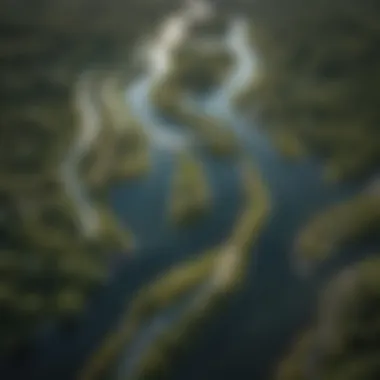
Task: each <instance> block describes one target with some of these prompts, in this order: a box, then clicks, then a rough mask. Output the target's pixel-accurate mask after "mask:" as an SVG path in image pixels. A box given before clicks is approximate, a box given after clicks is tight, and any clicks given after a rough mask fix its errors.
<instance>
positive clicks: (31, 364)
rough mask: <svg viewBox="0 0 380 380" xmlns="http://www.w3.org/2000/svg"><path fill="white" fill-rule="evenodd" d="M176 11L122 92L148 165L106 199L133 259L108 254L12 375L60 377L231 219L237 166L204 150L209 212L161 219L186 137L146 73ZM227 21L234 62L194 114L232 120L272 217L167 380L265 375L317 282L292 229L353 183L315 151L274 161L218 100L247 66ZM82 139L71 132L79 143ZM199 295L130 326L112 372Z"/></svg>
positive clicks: (250, 62) (177, 31) (174, 30)
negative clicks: (73, 322)
mask: <svg viewBox="0 0 380 380" xmlns="http://www.w3.org/2000/svg"><path fill="white" fill-rule="evenodd" d="M186 20H187V19H186V17H185V18H183V17H182V16H180V15H179V16H178V17H177V18H171V19H170V20H169V21H168V22H167V23H166V26H164V27H163V31H162V34H161V39H159V41H158V43H156V44H155V47H154V49H152V50H151V52H150V53H151V59H152V63H154V62H156V63H157V62H160V64H157V65H155V64H152V65H151V66H150V67H151V70H150V71H149V72H148V74H146V75H145V76H143V77H142V78H138V79H137V80H136V82H135V83H133V85H132V86H131V88H130V89H129V90H128V92H127V99H128V101H129V104H130V106H131V109H132V111H133V112H134V114H135V115H136V116H137V117H138V118H139V119H140V120H141V121H142V122H143V124H144V125H145V127H146V130H147V132H148V134H149V135H150V137H151V138H152V141H153V143H154V144H153V152H152V157H153V168H152V170H151V173H150V175H149V176H148V177H146V178H144V179H141V180H138V181H134V182H126V183H123V184H120V185H118V186H117V187H115V188H113V189H112V190H111V191H110V194H109V199H110V202H111V204H112V205H113V206H114V209H115V212H116V214H117V216H118V217H119V219H120V220H121V222H122V223H125V224H126V225H127V226H128V227H130V228H131V229H132V230H133V231H134V233H135V234H136V237H137V240H138V242H139V250H138V252H136V255H135V256H134V258H133V259H129V258H126V259H125V263H124V262H123V263H118V268H117V269H116V270H115V275H114V276H113V278H112V279H111V280H110V283H109V284H108V286H107V287H106V288H105V289H104V290H103V291H102V293H101V294H100V295H99V296H98V297H97V299H95V300H94V301H93V304H92V305H90V307H89V310H88V313H87V314H86V315H85V316H84V317H83V323H81V326H80V327H78V328H76V329H72V330H70V331H48V332H46V334H45V337H43V338H41V339H40V343H39V345H38V347H37V349H36V350H35V351H34V353H33V355H31V356H28V357H27V358H25V359H24V361H23V363H22V365H20V366H19V369H18V370H17V371H16V373H14V372H13V375H12V380H18V379H20V380H21V379H26V378H28V379H36V380H37V379H38V380H44V379H46V380H48V379H49V380H50V379H55V380H61V379H62V380H68V379H71V378H72V376H73V373H74V372H75V370H76V369H77V368H78V366H79V365H80V364H81V363H82V362H83V360H84V358H85V357H86V356H87V355H88V353H89V352H90V351H91V350H92V349H93V347H94V346H95V345H97V344H98V343H99V342H100V341H101V340H102V338H103V337H104V335H105V334H106V332H107V331H108V330H109V326H112V325H114V324H115V322H116V321H117V318H118V315H120V314H121V312H122V310H123V308H124V307H125V304H126V302H127V301H128V300H130V299H131V298H132V297H133V295H134V294H135V292H136V290H137V289H139V288H140V287H141V286H142V285H144V284H146V283H147V282H149V281H150V280H151V279H153V278H154V277H155V276H157V274H159V273H162V272H163V271H164V270H165V269H167V268H169V267H170V266H171V265H173V264H174V263H178V262H181V261H182V260H183V259H185V258H187V257H191V256H192V255H196V254H197V253H198V252H202V251H203V250H204V249H206V248H209V247H212V246H214V245H216V244H218V243H220V242H221V241H222V240H223V238H224V237H225V236H227V234H228V232H229V231H230V229H231V226H232V225H233V223H234V222H235V220H236V216H237V213H238V210H239V209H240V206H241V199H240V197H239V196H240V181H239V172H238V168H237V167H236V165H235V164H234V163H233V162H231V163H226V162H219V161H218V160H216V159H211V158H209V157H207V159H206V156H204V157H203V156H202V153H200V155H201V157H202V159H203V162H204V164H205V168H206V171H207V174H208V178H209V181H210V184H211V186H212V189H213V195H214V208H213V211H212V212H211V213H210V214H209V215H208V216H207V217H205V218H204V219H203V220H202V221H201V222H199V223H198V224H197V225H196V226H194V227H191V228H188V229H185V230H181V229H176V228H174V227H171V226H169V224H168V223H167V221H166V209H167V201H168V194H170V192H169V191H168V190H169V186H170V177H171V173H172V170H173V162H174V161H175V159H176V154H177V153H178V150H180V149H187V148H188V147H189V146H190V145H191V141H192V140H191V136H190V135H187V134H186V133H180V132H173V128H171V127H170V126H168V125H163V122H162V121H159V120H157V119H156V118H155V115H154V112H153V109H152V105H151V104H150V103H149V99H148V93H149V90H150V88H151V86H152V85H153V84H154V83H155V81H156V80H157V78H160V76H162V75H164V74H165V71H166V69H167V66H168V65H169V63H170V60H168V55H169V54H170V50H171V49H172V48H173V47H174V46H175V44H177V43H179V42H180V41H181V39H182V38H183V36H184V35H185V34H186V28H187V26H188V21H186ZM165 28H166V29H165ZM168 30H169V32H167V31H168ZM229 30H230V32H229V35H228V37H227V39H226V42H225V43H226V46H228V48H229V49H231V51H233V52H234V54H235V56H236V58H237V64H236V68H235V70H234V72H233V73H232V74H231V76H230V77H229V78H227V79H226V81H225V83H224V85H223V86H222V88H220V89H219V90H218V91H216V92H215V93H213V94H212V95H211V96H210V97H209V98H208V99H206V100H203V101H202V103H200V104H198V103H197V107H199V111H200V112H205V113H208V114H210V115H215V116H218V117H220V118H223V119H224V120H226V121H227V122H228V124H229V125H230V127H231V128H233V129H234V131H235V132H236V134H237V136H238V137H239V139H240V141H241V143H242V144H243V145H244V147H245V149H246V150H247V152H248V153H249V155H250V156H251V157H252V160H254V161H255V162H256V163H257V164H258V166H259V167H260V169H261V171H262V173H263V176H264V179H265V180H266V181H267V183H268V185H269V188H270V191H271V198H272V203H273V207H272V215H271V219H270V223H269V225H268V226H267V228H266V230H265V232H264V234H262V236H261V237H260V239H259V243H258V245H257V246H255V247H254V248H253V251H252V254H255V255H257V257H258V260H255V262H252V264H251V268H250V269H249V270H250V273H249V278H248V281H247V284H246V286H245V287H244V289H243V291H241V292H239V293H238V294H236V295H235V296H233V297H231V300H230V301H229V303H228V305H227V307H226V309H225V310H224V311H223V312H222V313H221V314H219V315H217V316H216V317H215V318H213V319H212V321H210V323H208V324H206V326H205V327H204V329H203V331H202V333H201V334H200V336H199V338H198V341H197V344H196V347H194V348H192V349H190V350H189V351H188V353H187V354H186V355H184V356H183V358H182V359H181V360H179V361H177V362H175V363H172V373H171V375H170V376H171V377H170V379H173V380H178V379H181V380H193V379H197V380H206V379H207V380H213V379H218V380H219V379H230V378H239V379H241V380H245V379H247V380H248V379H249V380H251V379H262V378H263V379H264V378H266V377H265V376H267V375H268V374H269V373H270V371H271V369H273V368H272V366H273V361H274V359H276V358H277V357H278V355H279V354H280V353H281V352H282V350H283V349H284V347H285V346H286V344H287V343H288V340H289V338H290V336H292V334H293V333H294V331H295V330H297V329H299V328H300V327H301V326H302V325H303V324H304V323H305V322H306V321H307V320H308V318H309V315H310V312H311V311H312V307H311V305H312V304H313V301H314V299H315V298H314V297H315V291H316V289H317V287H318V280H314V279H311V280H309V281H305V280H304V279H302V278H300V277H299V276H297V274H296V273H295V272H294V271H293V265H292V260H291V257H290V252H291V249H292V244H293V239H294V236H295V232H296V231H297V229H298V228H299V227H300V226H301V225H302V223H304V222H305V220H306V218H307V217H308V216H309V215H311V214H312V213H313V212H315V211H316V210H319V209H320V208H322V207H324V206H326V205H328V204H330V203H332V202H334V201H336V200H338V199H341V198H342V197H344V196H346V195H348V194H350V193H352V192H354V191H356V189H355V186H347V185H329V184H327V183H325V182H324V181H323V180H322V177H321V170H320V166H319V164H318V162H316V161H315V160H311V159H310V160H303V161H300V162H289V161H286V160H284V158H283V157H281V156H280V154H279V153H278V152H276V151H275V150H274V148H273V147H272V146H271V144H270V143H269V141H268V140H267V139H266V138H265V136H263V135H262V134H261V133H260V132H259V131H258V129H256V128H255V126H254V125H252V124H253V122H252V121H247V120H245V119H244V118H243V117H242V116H239V115H237V114H236V112H234V110H233V109H232V107H231V105H230V98H231V96H233V95H234V94H235V92H236V91H238V89H239V88H241V86H242V85H243V84H244V83H246V82H247V80H248V79H249V77H250V76H251V75H252V73H254V72H255V70H254V68H255V64H256V62H255V57H254V54H253V53H252V52H250V50H249V46H248V42H247V38H246V25H245V22H244V20H234V21H233V22H232V23H231V26H230V29H229ZM165 33H166V34H165ZM170 36H171V37H170ZM173 36H174V37H175V38H174V37H173ZM169 37H170V38H169ZM154 60H155V61H154ZM83 101H85V100H83ZM94 125H95V124H94ZM94 128H95V127H94ZM176 130H178V129H176ZM93 132H94V130H93ZM94 133H95V132H94ZM88 138H90V137H88ZM86 140H87V138H85V136H83V139H80V141H82V142H81V144H85V141H86ZM87 141H88V140H87ZM78 144H79V141H78ZM80 148H83V146H82V145H81V146H79V145H78V146H76V147H75V146H74V147H73V149H74V151H73V153H72V156H71V160H74V159H75V157H76V156H77V154H78V151H79V149H80ZM75 149H76V150H75ZM70 162H71V161H70V160H69V161H67V163H66V164H67V165H68V169H67V170H66V175H67V176H68V177H70V175H71V176H72V175H73V174H72V173H73V172H71V171H70V170H69V169H70V167H71V166H70V165H71V164H72V165H73V163H71V164H70ZM73 182H74V180H73V179H72V181H71V180H70V178H69V179H68V181H67V183H68V184H72V183H73ZM70 191H71V192H72V194H73V195H76V196H77V198H78V202H81V201H80V196H81V193H80V189H78V188H74V187H72V188H71V190H70ZM83 204H85V202H84V203H83ZM84 218H85V216H84ZM85 219H86V218H85ZM90 227H91V226H90ZM90 227H89V228H90ZM91 228H94V227H91ZM91 228H90V229H91ZM227 263H228V262H227ZM215 278H217V277H215ZM202 294H204V288H202V287H201V288H199V289H197V291H196V292H195V293H194V294H193V295H192V297H191V300H190V301H189V300H188V301H189V302H180V303H178V304H176V305H173V306H172V307H171V308H169V309H170V310H163V311H162V312H160V313H158V315H157V317H155V318H154V319H153V321H152V323H151V324H148V325H146V326H145V327H144V328H143V329H141V331H140V332H139V334H137V335H136V338H135V340H134V342H133V343H132V345H130V346H129V347H128V349H127V351H126V359H125V360H124V361H122V364H121V366H120V368H119V372H118V374H117V375H116V376H115V377H116V378H117V379H123V378H127V377H125V375H126V374H128V373H132V372H133V370H134V366H135V365H136V363H138V362H139V358H140V357H141V355H142V353H143V352H144V351H145V350H146V348H147V347H148V346H149V345H150V344H151V343H152V342H153V341H154V340H155V339H156V338H157V336H158V335H159V334H160V333H162V331H163V330H165V329H168V328H169V327H170V323H171V322H172V321H173V319H175V318H177V317H178V315H180V314H181V313H182V312H183V310H185V309H186V308H188V307H189V305H191V303H192V302H197V299H198V297H202ZM11 364H12V363H8V364H7V365H11ZM5 366H6V365H5Z"/></svg>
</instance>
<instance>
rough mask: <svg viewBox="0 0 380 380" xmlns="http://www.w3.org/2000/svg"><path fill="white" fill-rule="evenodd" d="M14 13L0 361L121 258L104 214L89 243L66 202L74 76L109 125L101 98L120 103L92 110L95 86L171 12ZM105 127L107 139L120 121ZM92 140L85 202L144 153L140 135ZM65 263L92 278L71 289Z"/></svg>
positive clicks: (2, 139)
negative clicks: (79, 263)
mask: <svg viewBox="0 0 380 380" xmlns="http://www.w3.org/2000/svg"><path fill="white" fill-rule="evenodd" d="M18 5H19V6H20V7H21V8H20V9H22V12H16V13H15V12H14V9H13V8H12V5H7V4H4V5H1V12H0V21H1V22H2V24H3V25H6V29H7V32H6V33H5V34H3V35H2V38H1V43H0V53H1V57H2V60H1V63H0V68H1V70H0V109H1V115H2V127H1V130H0V203H1V207H2V219H1V222H0V234H1V236H2V248H1V250H0V263H1V265H0V267H2V268H3V272H2V276H1V279H0V280H1V281H0V282H1V284H0V308H1V310H2V313H1V318H2V319H1V321H2V323H1V326H0V351H1V352H3V350H9V349H13V348H16V346H17V345H18V344H21V343H23V342H25V340H27V339H28V338H29V336H30V335H32V334H33V332H34V331H35V329H36V327H37V326H41V324H43V323H44V322H46V321H48V322H59V321H60V320H61V319H62V318H66V317H67V316H68V315H73V314H75V313H79V312H80V311H81V310H82V308H83V306H84V305H85V304H86V300H87V298H88V296H89V288H92V287H93V285H95V283H96V284H99V283H100V282H102V281H103V279H104V278H105V276H104V275H105V273H104V272H106V270H107V269H106V266H105V261H104V259H105V257H107V255H108V254H109V248H110V246H109V243H112V245H113V246H120V245H121V246H123V247H124V246H126V245H127V246H130V240H131V239H130V238H129V237H127V238H125V237H123V236H122V234H121V233H119V232H116V230H117V228H116V229H115V228H114V227H113V225H114V224H113V221H112V220H110V218H109V217H108V215H107V213H108V212H109V211H104V212H103V211H100V213H101V222H102V224H103V225H102V228H101V231H102V235H101V236H102V237H101V238H100V236H97V237H93V236H91V237H89V236H88V235H87V234H86V233H85V232H84V230H83V226H82V223H81V222H80V212H81V210H79V209H78V208H77V207H76V205H74V202H73V200H72V199H70V197H69V195H70V194H66V193H65V183H64V181H63V179H62V176H61V174H62V163H63V162H64V160H65V159H67V156H68V154H69V152H70V151H71V148H72V144H73V143H74V141H75V139H76V137H77V136H78V135H79V132H81V130H82V129H83V120H82V117H81V115H82V114H83V108H82V107H83V105H82V104H78V99H77V97H76V95H77V93H78V86H77V84H78V82H79V81H80V79H81V76H82V74H84V76H85V77H86V76H87V74H88V73H91V77H92V76H93V78H90V82H91V83H89V91H90V92H91V94H92V95H93V96H92V97H93V98H97V99H98V106H99V107H98V109H99V110H100V109H102V110H103V114H104V115H103V116H102V118H103V119H104V120H101V121H104V122H106V123H108V122H109V119H108V120H106V119H107V117H106V115H105V112H104V108H108V110H110V109H111V108H112V106H110V104H109V102H108V105H105V106H103V105H102V103H104V102H106V103H107V100H106V99H107V98H109V97H111V98H112V100H111V103H112V102H114V103H115V104H116V103H117V104H118V105H117V107H120V101H119V102H117V101H116V97H117V96H116V95H115V96H113V95H112V91H113V90H112V91H111V90H110V91H108V89H107V91H106V92H107V93H108V95H107V96H105V98H106V99H104V98H103V99H100V98H102V97H103V95H101V96H100V95H99V94H100V92H99V91H98V90H101V89H102V86H101V83H103V84H107V83H109V81H108V80H107V78H108V79H109V78H112V80H115V78H118V80H116V82H117V83H119V84H120V86H121V87H123V85H124V84H125V80H126V78H127V77H128V75H129V74H128V75H127V74H126V73H127V72H128V71H129V69H130V66H131V65H130V57H131V51H132V48H133V47H134V46H135V45H136V41H137V40H138V39H139V38H141V33H142V31H143V32H144V33H152V31H154V29H155V28H156V27H157V25H158V23H161V21H162V17H163V16H164V15H167V14H168V12H169V11H171V10H174V9H176V8H178V3H177V2H176V1H171V0H159V1H155V2H154V3H152V2H151V1H146V0H142V1H132V2H131V1H128V3H126V2H122V1H118V0H111V1H107V2H104V1H101V4H99V5H100V6H95V7H94V6H93V5H94V4H93V1H92V0H79V1H76V0H75V1H72V0H68V1H65V2H62V1H58V0H52V1H49V2H43V3H41V2H38V1H34V0H30V1H23V0H22V1H21V2H20V3H19V4H18ZM130 9H133V12H130ZM89 15H90V16H89ZM99 69H100V70H99ZM92 74H94V75H92ZM99 85H100V86H99ZM107 86H108V84H107ZM111 87H112V86H111ZM116 87H117V86H116ZM116 93H117V91H116ZM79 103H80V102H79ZM78 105H79V107H78ZM116 117H118V116H116ZM111 124H113V125H112V128H111V129H112V130H113V131H114V129H113V128H114V127H115V124H118V121H115V120H113V121H112V122H111ZM107 127H108V126H107ZM102 130H104V132H103V133H102V134H101V135H99V136H97V137H98V138H100V139H102V138H104V144H102V143H100V141H99V140H98V139H97V138H96V139H95V140H97V141H96V142H95V143H94V145H93V146H91V147H90V148H91V149H90V150H92V149H95V150H97V149H98V151H97V152H95V151H92V153H91V154H92V155H93V157H92V159H91V160H93V161H95V162H96V163H95V164H94V165H95V167H96V170H94V172H95V173H93V174H91V175H90V178H85V180H84V182H86V179H88V182H87V184H86V185H90V183H92V184H93V186H94V189H92V188H91V189H90V190H91V192H96V191H98V186H101V187H102V190H104V186H105V184H104V182H103V181H104V180H105V179H106V175H108V174H110V172H112V170H110V168H111V169H112V168H114V172H113V173H111V174H112V178H113V179H116V178H117V179H119V178H120V177H121V176H122V175H123V176H124V175H127V176H131V175H132V173H131V172H133V175H135V174H137V172H138V173H139V174H140V173H142V171H143V170H146V167H147V165H146V157H145V153H142V151H143V150H144V149H145V148H144V149H143V146H144V143H142V142H141V143H139V144H136V145H137V146H138V148H137V147H136V145H134V146H133V148H132V146H131V145H129V144H132V142H133V143H135V142H136V141H137V140H139V141H140V137H137V136H136V135H138V133H135V132H133V133H132V132H131V135H130V134H129V132H128V133H127V134H125V135H123V133H121V134H120V135H117V136H118V137H117V138H114V137H112V136H111V133H110V132H111V130H110V129H109V128H102ZM121 132H122V131H121ZM120 136H121V138H119V137H120ZM117 140H120V141H118V144H116V145H115V142H116V141H117ZM115 146H116V148H115ZM103 149H104V150H103ZM116 152H117V154H116ZM80 153H85V152H80ZM98 159H99V163H98ZM91 160H90V161H91ZM100 161H103V163H100ZM73 166H75V162H74V163H73ZM90 166H92V164H91V165H90ZM131 167H133V170H132V169H131ZM71 169H72V170H73V172H76V171H80V168H77V167H73V168H71ZM107 171H108V173H107ZM91 186H92V185H91ZM91 186H88V187H91ZM84 190H85V191H84V192H86V190H88V188H85V189H84ZM94 207H96V205H94ZM3 210H4V213H3ZM127 235H128V233H127ZM103 238H104V239H105V240H104V239H103ZM73 255H75V257H76V258H77V259H78V260H81V259H84V258H86V260H89V262H91V263H92V265H93V266H94V270H93V271H92V270H91V271H90V270H89V269H86V268H82V269H81V270H80V275H79V276H80V277H81V281H80V282H77V280H75V281H74V279H73V277H72V276H71V275H68V274H67V268H66V267H65V265H66V264H65V259H66V258H67V259H68V258H69V257H70V260H71V259H72V256H73ZM10 256H11V258H12V260H11V258H10ZM13 259H14V260H13ZM57 260H58V261H59V265H58V264H57ZM75 265H76V264H75ZM87 268H90V266H88V267H87ZM95 268H96V270H95ZM0 270H1V269H0ZM98 272H99V273H98ZM96 273H98V274H96ZM102 273H103V274H102ZM100 274H102V275H100ZM74 277H75V278H77V277H78V273H77V274H75V276H74ZM73 282H74V283H75V284H73ZM41 284H42V285H41Z"/></svg>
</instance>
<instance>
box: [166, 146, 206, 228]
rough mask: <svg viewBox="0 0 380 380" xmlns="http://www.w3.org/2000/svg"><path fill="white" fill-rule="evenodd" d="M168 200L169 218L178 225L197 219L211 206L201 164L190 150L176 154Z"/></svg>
mask: <svg viewBox="0 0 380 380" xmlns="http://www.w3.org/2000/svg"><path fill="white" fill-rule="evenodd" d="M169 202H170V204H169V219H170V221H171V222H174V224H175V225H179V226H183V225H188V224H191V223H193V222H194V221H197V220H198V219H199V218H200V217H202V216H203V215H205V213H207V212H208V211H209V209H210V208H211V206H212V194H211V189H210V187H209V184H208V179H207V176H206V173H205V171H204V168H203V164H202V162H201V161H200V160H199V159H198V160H197V159H196V158H195V157H194V156H193V155H192V153H191V152H188V151H182V152H180V153H179V154H178V157H177V160H176V162H175V169H174V173H173V178H172V188H171V191H170V200H169Z"/></svg>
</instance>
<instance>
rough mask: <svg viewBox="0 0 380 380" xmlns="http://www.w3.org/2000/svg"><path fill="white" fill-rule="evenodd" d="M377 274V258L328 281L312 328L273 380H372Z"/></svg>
mask: <svg viewBox="0 0 380 380" xmlns="http://www.w3.org/2000/svg"><path fill="white" fill-rule="evenodd" d="M379 273H380V259H379V257H378V255H377V257H376V256H373V257H370V258H368V259H365V260H364V261H362V262H360V263H358V264H355V265H354V266H352V267H350V268H348V269H345V270H344V271H343V272H341V273H339V274H338V275H337V276H336V277H335V278H333V280H332V281H331V282H330V283H329V284H328V286H327V287H326V289H325V291H324V294H323V297H321V302H320V306H319V318H318V320H317V322H316V324H315V325H314V326H312V328H311V329H310V331H309V332H308V333H307V334H306V335H304V336H303V337H302V338H301V340H300V342H298V343H297V345H295V347H293V349H292V350H291V353H290V354H289V355H288V357H287V359H285V360H284V362H283V363H282V364H281V366H280V369H279V371H278V375H277V377H276V379H277V380H306V379H308V378H309V377H310V376H309V375H310V374H316V373H318V376H319V377H320V378H321V379H324V380H325V379H326V380H343V379H348V380H358V379H376V378H378V376H379V374H380V368H379V358H380V351H379V338H380V335H379V333H380V330H379V327H380V324H379V316H380V314H379V307H378V306H379V296H380V276H379ZM316 350H317V351H316ZM316 355H318V356H316ZM311 362H312V363H313V365H312V366H311V365H310V364H308V363H311Z"/></svg>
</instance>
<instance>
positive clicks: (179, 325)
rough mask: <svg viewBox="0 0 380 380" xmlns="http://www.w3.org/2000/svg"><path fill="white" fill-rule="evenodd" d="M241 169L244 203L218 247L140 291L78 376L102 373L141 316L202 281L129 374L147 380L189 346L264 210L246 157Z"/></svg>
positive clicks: (233, 274)
mask: <svg viewBox="0 0 380 380" xmlns="http://www.w3.org/2000/svg"><path fill="white" fill-rule="evenodd" d="M242 169H243V181H244V182H243V194H244V196H245V199H246V203H245V205H244V206H243V207H244V208H243V211H242V213H241V215H240V217H239V218H238V221H237V223H236V225H235V227H234V229H233V231H232V232H231V235H230V236H229V237H228V238H227V239H226V241H225V242H224V243H223V244H222V245H221V246H218V247H216V248H213V249H212V250H209V251H207V252H204V253H203V254H202V255H201V256H199V257H198V258H194V259H192V260H189V261H187V262H185V263H183V264H180V265H178V266H176V267H174V268H173V269H171V270H170V271H169V272H166V273H164V275H163V276H161V277H159V278H158V279H156V280H155V281H153V282H152V283H150V284H148V285H147V286H146V287H145V288H143V289H142V290H140V291H139V293H138V294H137V296H136V298H135V300H134V301H133V302H132V304H131V305H130V307H129V308H128V310H127V313H126V315H125V317H124V319H123V320H122V321H121V323H120V324H119V326H120V327H119V328H117V329H116V331H114V332H113V333H112V334H111V335H110V336H109V337H108V338H107V339H106V341H105V342H104V344H103V345H102V346H101V347H100V349H99V350H98V351H96V352H95V354H94V355H93V356H92V357H91V358H90V360H89V362H88V363H87V365H86V366H85V368H84V369H83V371H82V372H81V374H80V376H79V379H80V380H90V379H91V380H95V379H98V378H100V376H101V375H104V374H105V373H106V372H107V370H108V369H109V368H110V367H111V366H113V365H114V363H115V361H116V360H117V358H118V356H119V354H120V352H121V350H122V349H123V348H124V347H125V346H126V345H128V343H129V342H130V341H131V339H132V338H133V335H134V333H135V332H136V331H139V328H141V325H142V324H143V323H144V322H145V321H147V320H148V319H149V318H152V317H153V316H154V315H155V313H156V312H157V311H160V310H162V309H164V308H165V307H168V306H170V305H173V303H174V302H175V301H177V300H179V299H180V297H181V296H184V295H189V294H191V292H193V291H194V288H196V287H197V286H200V285H205V289H203V290H200V292H201V293H200V294H198V295H197V297H198V296H199V298H198V302H197V303H196V304H195V305H194V306H193V307H191V308H190V309H188V310H185V312H184V314H183V315H182V316H181V318H180V319H179V321H177V322H175V323H174V324H173V326H172V327H171V328H170V329H169V331H166V332H164V334H163V335H162V336H160V337H159V338H158V339H157V341H155V342H154V343H153V345H152V346H151V347H148V349H147V351H146V352H144V355H143V357H142V358H141V361H140V362H139V365H138V366H137V368H136V372H135V373H134V375H133V379H141V378H144V379H146V378H150V376H153V377H154V376H156V375H158V374H162V373H163V372H166V371H167V370H170V368H169V367H168V365H169V364H170V362H171V360H172V358H173V357H174V356H175V355H176V354H177V353H178V352H179V350H181V349H184V348H185V344H186V346H188V345H189V343H190V342H189V341H191V337H192V336H193V335H194V334H195V333H196V330H197V328H198V327H199V325H200V324H201V323H202V321H204V320H205V319H206V318H207V317H208V316H209V315H210V314H211V313H213V312H215V310H216V308H217V307H218V306H219V305H221V302H222V301H223V300H224V299H225V297H226V295H228V294H229V293H230V292H233V291H236V288H237V286H238V285H240V284H241V281H242V278H244V277H245V275H246V272H245V269H246V268H247V260H249V257H250V248H251V247H252V244H253V243H254V242H255V239H256V238H257V236H258V234H259V233H260V232H261V230H262V228H263V225H264V223H265V222H266V220H267V217H268V213H269V199H268V193H267V189H266V186H265V184H264V183H263V181H262V179H261V176H260V174H259V172H258V171H257V170H256V169H255V168H252V166H251V165H250V164H249V163H248V162H244V164H243V168H242Z"/></svg>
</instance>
